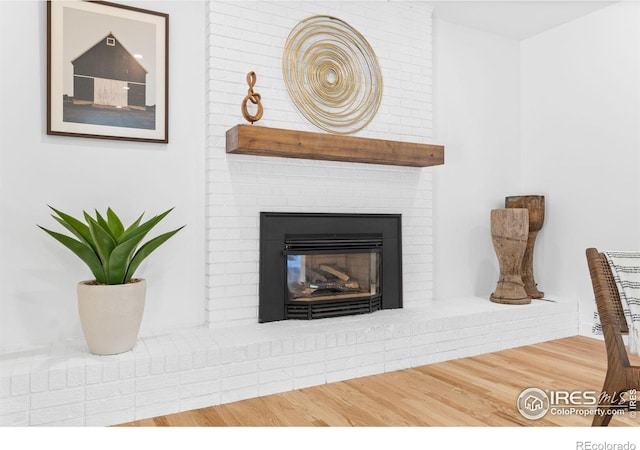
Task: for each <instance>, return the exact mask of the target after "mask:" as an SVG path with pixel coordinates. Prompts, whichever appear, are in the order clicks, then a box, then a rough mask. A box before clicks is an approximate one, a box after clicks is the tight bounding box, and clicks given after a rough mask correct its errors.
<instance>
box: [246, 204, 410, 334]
mask: <svg viewBox="0 0 640 450" xmlns="http://www.w3.org/2000/svg"><path fill="white" fill-rule="evenodd" d="M259 297H260V299H259V301H260V303H259V320H260V322H272V321H277V320H285V319H320V318H326V317H339V316H345V315H353V314H364V313H371V312H373V311H377V310H380V309H393V308H401V307H402V245H401V216H400V215H399V214H331V213H271V212H263V213H261V215H260V288H259Z"/></svg>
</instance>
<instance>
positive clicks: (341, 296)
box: [285, 239, 382, 319]
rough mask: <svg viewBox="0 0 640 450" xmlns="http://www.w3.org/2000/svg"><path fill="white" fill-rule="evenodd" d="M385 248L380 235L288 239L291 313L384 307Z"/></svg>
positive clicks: (333, 313) (342, 312) (347, 311)
mask: <svg viewBox="0 0 640 450" xmlns="http://www.w3.org/2000/svg"><path fill="white" fill-rule="evenodd" d="M381 251H382V241H381V240H379V239H315V240H308V239H302V240H288V241H287V242H286V244H285V254H286V264H287V270H286V274H287V277H286V278H287V279H286V283H287V299H286V300H285V303H286V305H287V308H286V310H287V318H305V319H308V318H319V317H332V316H338V315H346V314H357V313H358V312H362V313H365V312H371V311H375V310H377V309H380V294H381V280H382V277H381V273H380V271H381V260H382V253H381Z"/></svg>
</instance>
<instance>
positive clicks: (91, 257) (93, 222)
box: [38, 206, 184, 284]
mask: <svg viewBox="0 0 640 450" xmlns="http://www.w3.org/2000/svg"><path fill="white" fill-rule="evenodd" d="M49 208H51V209H52V210H53V211H54V212H55V215H54V214H52V215H51V216H52V217H53V218H54V219H55V220H56V221H58V222H59V223H60V224H61V225H62V226H63V227H65V228H66V229H67V230H69V231H70V232H71V233H72V234H73V235H74V236H75V237H76V238H77V239H74V238H72V237H69V236H67V235H64V234H61V233H57V232H55V231H51V230H48V229H46V228H44V227H41V226H40V225H38V227H40V228H42V229H43V230H44V231H46V232H47V233H49V234H50V235H51V236H53V237H54V238H55V239H56V240H57V241H58V242H60V243H61V244H62V245H64V246H65V247H67V248H68V249H69V250H71V251H72V252H73V253H75V254H76V255H77V256H78V257H79V258H80V259H81V260H82V261H84V263H85V264H86V265H87V266H89V269H90V270H91V273H93V275H94V276H95V278H96V282H97V283H99V284H125V283H128V282H129V281H131V279H132V278H133V274H134V273H135V271H136V269H137V268H138V266H140V263H141V262H142V261H143V260H144V259H145V258H146V257H147V256H149V255H150V254H151V252H153V251H154V250H155V249H157V248H158V247H159V246H160V245H162V244H163V243H164V242H166V241H167V240H168V239H169V238H170V237H171V236H173V235H174V234H176V233H177V232H178V231H180V230H181V229H182V228H184V225H183V226H182V227H180V228H177V229H175V230H173V231H169V232H168V233H164V234H161V235H160V236H157V237H155V238H153V239H151V240H149V241H147V242H146V243H144V244H143V245H142V246H141V247H140V248H138V246H139V245H140V243H141V242H142V240H143V239H144V237H145V236H146V235H147V233H148V232H149V231H150V230H151V229H152V228H153V227H155V226H156V225H157V224H158V222H160V221H161V220H162V219H163V218H164V217H165V216H166V215H167V214H169V213H170V212H171V211H172V210H173V208H171V209H169V210H167V211H165V212H163V213H162V214H159V215H157V216H155V217H153V218H151V219H149V220H148V221H146V222H144V223H141V222H142V216H143V215H144V213H143V214H141V215H140V217H138V219H137V220H136V221H135V222H133V223H132V224H131V225H129V227H127V228H125V227H124V225H123V224H122V221H121V220H120V218H119V217H118V216H117V215H116V213H114V212H113V210H112V209H111V208H108V209H107V213H106V219H105V217H104V216H103V215H101V214H100V213H99V212H98V211H97V210H96V215H95V218H94V217H91V216H90V215H89V214H87V213H86V212H84V219H85V222H86V223H85V222H82V221H81V220H79V219H76V218H74V217H72V216H70V215H69V214H65V213H63V212H62V211H59V210H57V209H55V208H53V207H52V206H49Z"/></svg>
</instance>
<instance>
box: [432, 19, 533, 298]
mask: <svg viewBox="0 0 640 450" xmlns="http://www.w3.org/2000/svg"><path fill="white" fill-rule="evenodd" d="M433 29H434V44H433V45H434V50H433V51H434V63H433V65H434V130H435V136H434V140H436V141H437V142H441V143H443V144H444V145H445V164H444V166H442V167H439V168H438V170H437V171H435V172H434V180H435V183H434V236H435V239H434V241H435V242H434V261H435V269H434V297H435V298H436V299H437V300H446V299H447V298H453V297H461V296H462V297H467V296H478V297H484V298H487V299H488V298H489V295H490V294H491V292H493V290H494V289H495V287H496V283H497V281H498V275H499V270H498V269H499V268H498V262H497V258H496V255H495V251H494V249H493V244H492V242H491V229H490V211H491V209H495V208H504V198H505V197H506V196H509V195H521V194H524V193H525V192H521V183H522V180H521V177H520V166H521V154H520V46H519V43H518V42H517V41H515V40H512V39H506V38H502V37H499V36H497V35H493V34H489V33H484V32H480V31H475V30H472V29H470V28H466V27H462V26H458V25H455V24H452V23H449V22H446V21H443V20H439V19H435V20H434V25H433ZM531 193H532V194H535V193H536V192H531Z"/></svg>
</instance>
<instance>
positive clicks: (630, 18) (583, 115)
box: [522, 2, 640, 334]
mask: <svg viewBox="0 0 640 450" xmlns="http://www.w3.org/2000/svg"><path fill="white" fill-rule="evenodd" d="M639 24H640V7H639V5H638V4H637V3H635V2H620V3H618V4H615V5H613V6H610V7H608V8H606V9H603V10H600V11H597V12H595V13H593V14H590V15H588V16H585V17H583V18H581V19H578V20H576V21H573V22H571V23H568V24H565V25H563V26H560V27H557V28H555V29H553V30H551V31H548V32H546V33H543V34H541V35H539V36H536V37H533V38H530V39H528V40H526V41H524V42H523V44H522V75H523V76H522V154H523V165H522V167H523V170H522V174H523V183H524V186H526V187H527V188H528V189H529V190H531V191H536V192H541V193H543V194H545V195H546V201H547V215H546V217H545V224H544V228H543V231H542V232H541V235H542V234H544V238H543V239H541V240H540V242H539V244H540V245H539V246H538V249H537V251H538V254H537V256H538V257H539V266H538V267H537V271H538V274H539V278H540V280H542V281H543V283H540V281H539V284H540V285H541V288H542V289H543V290H547V291H550V292H553V293H556V294H558V295H560V296H562V297H567V298H573V299H576V298H577V299H579V301H580V306H581V308H580V329H581V334H589V333H590V329H591V325H592V314H593V310H594V306H595V305H594V303H593V291H592V290H591V284H590V279H589V273H588V269H587V264H586V259H585V256H584V252H585V249H586V248H587V247H597V248H598V249H600V250H617V249H628V250H640V233H639V231H640V181H639V180H640V177H639V176H638V174H639V173H640V172H639V169H640V34H639V27H638V25H639Z"/></svg>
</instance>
